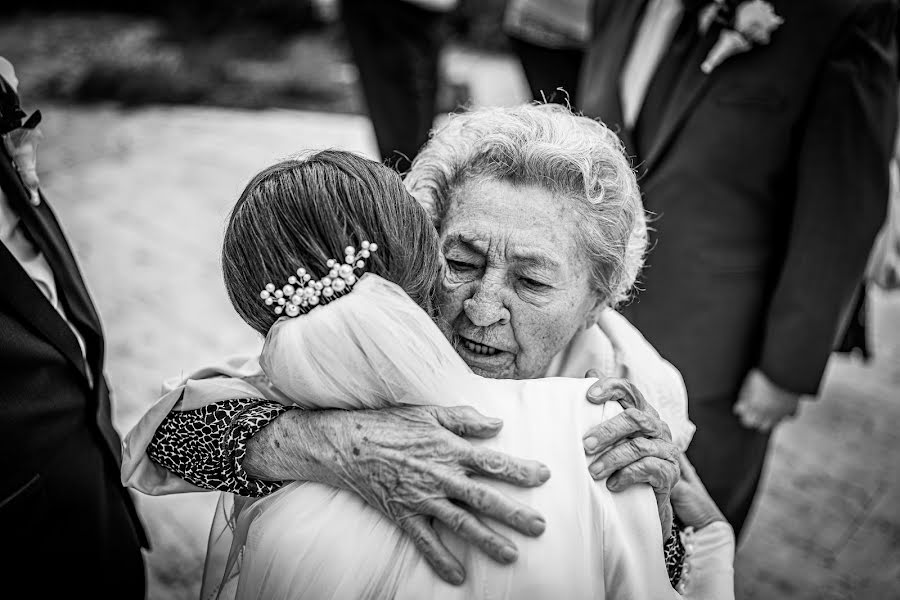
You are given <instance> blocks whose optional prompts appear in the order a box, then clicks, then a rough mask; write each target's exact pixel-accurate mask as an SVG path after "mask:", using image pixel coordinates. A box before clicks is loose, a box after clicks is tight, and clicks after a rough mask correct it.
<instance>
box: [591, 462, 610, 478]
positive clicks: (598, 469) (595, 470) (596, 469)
mask: <svg viewBox="0 0 900 600" xmlns="http://www.w3.org/2000/svg"><path fill="white" fill-rule="evenodd" d="M605 468H606V465H604V464H603V463H602V462H599V461H598V462H595V463H594V464H592V465H591V468H590V472H591V476H592V477H593V478H594V479H600V474H601V473H602V472H603V469H605Z"/></svg>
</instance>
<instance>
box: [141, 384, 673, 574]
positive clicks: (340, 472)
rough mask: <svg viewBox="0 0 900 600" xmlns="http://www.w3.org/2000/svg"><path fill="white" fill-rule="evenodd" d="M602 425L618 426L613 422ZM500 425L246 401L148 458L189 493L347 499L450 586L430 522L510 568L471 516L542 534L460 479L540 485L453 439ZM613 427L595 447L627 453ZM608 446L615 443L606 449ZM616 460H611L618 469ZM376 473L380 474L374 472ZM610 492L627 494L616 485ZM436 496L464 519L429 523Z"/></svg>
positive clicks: (658, 476)
mask: <svg viewBox="0 0 900 600" xmlns="http://www.w3.org/2000/svg"><path fill="white" fill-rule="evenodd" d="M606 393H611V392H608V391H606V392H603V391H601V392H599V393H598V392H597V390H595V391H594V393H593V398H592V401H598V402H599V401H601V400H602V398H603V397H604V394H606ZM623 415H624V413H623ZM625 418H626V419H627V418H628V417H627V416H626V417H625ZM650 418H651V419H653V418H654V417H652V415H651V417H650ZM656 421H658V418H656ZM610 423H613V424H615V423H619V418H618V417H617V418H616V419H614V420H611V421H610ZM620 425H621V424H620ZM501 426H502V424H501V423H500V422H498V421H495V420H493V419H489V418H487V417H484V416H482V415H480V414H478V413H477V412H476V411H474V410H471V409H466V408H437V407H415V408H400V409H382V410H377V411H365V410H360V411H352V412H345V411H302V410H299V409H295V408H287V407H285V406H283V405H281V404H279V403H277V402H272V401H268V400H262V399H259V398H245V399H235V400H227V401H220V402H217V403H215V404H211V405H208V406H205V407H203V408H200V409H196V410H185V411H172V412H170V413H169V414H168V415H167V416H166V417H165V419H164V420H163V421H162V423H161V424H160V425H159V427H158V428H157V429H156V431H155V433H154V434H153V437H152V440H151V442H150V444H149V447H148V448H147V453H148V454H149V456H150V457H151V458H152V459H153V461H154V462H156V463H157V464H159V465H161V466H162V467H164V468H166V469H167V470H169V471H170V472H172V473H174V474H176V475H178V476H179V477H181V478H182V479H184V480H186V481H188V482H190V483H192V484H194V485H197V486H199V487H202V488H206V489H217V490H221V491H227V492H231V493H235V494H239V495H243V496H263V495H266V494H268V493H271V492H273V491H275V490H277V489H278V488H279V487H281V486H282V485H283V484H284V483H285V482H288V481H298V480H299V481H317V482H320V483H327V484H330V485H335V486H337V487H342V488H345V489H350V490H353V491H355V492H356V493H359V494H360V495H361V496H362V497H363V498H365V499H366V500H367V501H369V502H371V503H372V504H373V505H374V506H376V507H377V508H380V509H381V510H383V512H385V514H388V515H389V516H391V517H392V518H393V519H394V520H395V521H396V522H398V523H399V524H401V525H402V526H404V527H405V528H406V529H407V530H408V531H409V533H410V535H411V536H412V537H413V539H414V540H415V541H416V545H417V547H418V548H419V549H420V551H422V552H423V554H424V555H425V556H426V557H427V558H428V560H429V563H430V564H432V565H433V566H434V567H435V570H436V571H437V572H438V574H439V575H441V576H442V577H443V578H445V579H447V580H448V581H452V580H455V579H456V577H457V576H458V573H459V572H460V571H459V570H458V569H457V565H458V563H457V561H456V559H455V558H454V557H453V556H452V555H451V554H450V552H449V551H447V549H446V548H445V547H444V546H443V544H442V543H441V542H440V540H439V539H438V538H437V536H436V535H434V532H433V530H432V529H431V528H430V527H429V526H428V519H429V518H430V517H434V518H436V519H437V520H438V521H443V522H445V523H446V524H447V525H448V526H450V527H452V528H453V529H456V530H458V531H459V533H460V535H461V537H463V538H464V539H467V540H468V541H469V542H471V543H473V544H476V545H478V546H479V547H481V548H483V549H484V550H485V551H486V552H487V553H488V554H489V555H491V556H494V557H496V558H497V559H498V560H500V561H502V562H510V560H509V557H510V556H512V557H513V559H514V556H515V547H514V544H512V542H509V541H508V540H505V539H502V538H500V537H499V536H497V535H496V534H495V533H494V532H492V531H490V530H489V529H487V528H485V527H483V526H481V525H480V523H479V522H478V521H477V517H476V516H475V515H474V514H472V513H473V512H481V513H484V514H487V515H490V516H492V517H494V518H496V519H498V520H500V521H501V522H504V523H505V524H507V525H509V526H510V527H513V528H514V529H517V530H519V531H521V532H522V533H525V534H526V535H539V534H540V533H541V532H542V531H543V529H544V526H543V522H542V520H541V518H540V515H539V514H538V513H537V512H535V511H533V510H531V509H529V508H528V507H524V506H521V505H518V504H516V503H514V502H512V501H511V500H509V499H508V498H506V497H505V496H503V495H502V494H499V493H497V492H496V491H495V490H494V489H493V488H491V487H490V486H486V485H483V484H480V483H478V482H475V481H473V480H472V479H471V478H469V477H468V474H469V473H474V472H477V473H481V474H486V475H489V476H492V477H494V478H496V479H499V480H502V481H508V482H511V483H514V484H517V485H521V486H535V485H540V484H541V483H543V482H544V481H545V480H546V479H547V477H548V476H549V473H547V472H546V471H545V470H544V469H542V465H540V464H539V463H536V462H534V461H527V460H521V459H516V458H513V457H509V456H506V455H502V454H497V453H483V452H481V453H479V452H476V451H475V448H474V447H473V446H471V445H470V444H469V443H468V442H466V441H465V440H464V439H462V438H463V437H490V436H493V435H495V434H496V433H497V432H498V431H499V430H500V427H501ZM658 427H662V426H661V425H658ZM620 429H621V430H623V431H624V428H623V427H620V426H617V427H614V428H613V429H611V430H610V432H598V435H599V439H600V441H601V443H602V444H603V446H604V448H609V447H613V446H616V445H617V444H618V445H622V444H628V443H630V438H627V439H626V437H624V434H622V432H621V431H620ZM610 436H619V437H620V438H621V439H618V440H616V441H612V440H611V438H610ZM423 442H426V443H423ZM654 444H655V442H651V443H650V444H649V446H648V447H653V446H654ZM364 447H365V448H366V450H367V456H369V457H377V459H378V460H372V459H371V458H370V459H369V460H366V461H363V460H360V459H359V455H360V454H358V453H357V452H359V453H361V451H362V449H363V448H364ZM411 449H413V450H415V452H416V454H415V455H412V454H410V450H411ZM625 454H627V453H624V454H623V455H622V457H621V458H619V459H617V460H619V461H623V462H624V461H626V457H625ZM638 460H640V457H639V458H638ZM632 462H634V461H629V462H625V463H624V464H623V465H622V466H626V467H627V466H628V465H629V464H630V463H632ZM379 465H380V466H381V467H384V466H388V467H389V468H381V467H379V468H374V467H376V466H379ZM648 467H649V468H647V467H640V469H639V471H638V473H636V474H628V473H629V472H628V471H623V473H625V474H626V477H627V478H628V480H631V479H633V480H634V481H646V479H641V477H646V478H652V479H653V481H656V482H657V484H659V485H660V489H665V490H666V494H665V496H666V502H665V505H666V506H668V489H669V488H670V487H671V486H669V487H665V486H664V485H663V482H664V481H665V479H666V478H667V477H668V470H665V469H663V470H660V471H659V473H656V472H655V470H656V469H657V466H655V463H654V464H651V465H648ZM616 470H618V469H616ZM398 482H403V483H404V484H406V486H405V489H404V491H405V494H400V490H399V486H398ZM673 483H674V482H673ZM410 484H412V485H410ZM618 485H619V486H622V487H625V485H624V483H623V481H622V480H620V481H619V482H618ZM613 487H615V486H613ZM617 489H618V488H617ZM434 496H438V497H441V498H448V497H449V498H453V499H455V500H459V501H462V502H464V503H465V504H467V505H468V506H470V507H471V512H469V514H468V517H467V519H466V520H465V521H459V520H456V519H452V518H451V517H450V515H449V514H446V515H445V514H431V515H428V514H427V513H425V512H424V511H423V510H422V506H421V505H422V504H423V501H424V499H426V498H431V497H434ZM659 497H660V494H659V493H657V498H659ZM448 520H453V522H447V521H448ZM670 543H671V538H670ZM510 547H512V548H511V549H512V550H513V552H512V553H510V552H509V550H510Z"/></svg>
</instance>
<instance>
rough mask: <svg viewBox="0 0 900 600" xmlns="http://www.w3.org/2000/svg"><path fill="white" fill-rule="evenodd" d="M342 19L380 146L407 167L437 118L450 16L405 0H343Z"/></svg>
mask: <svg viewBox="0 0 900 600" xmlns="http://www.w3.org/2000/svg"><path fill="white" fill-rule="evenodd" d="M341 18H342V21H343V23H344V28H345V30H346V33H347V39H348V41H349V43H350V49H351V51H352V53H353V60H354V61H355V62H356V66H357V68H358V69H359V78H360V83H361V84H362V90H363V95H364V97H365V100H366V106H367V107H368V111H369V116H370V118H371V119H372V125H373V126H374V128H375V138H376V140H377V142H378V151H379V153H380V154H381V158H382V159H383V160H384V161H385V162H386V163H387V164H389V165H390V166H392V167H394V168H395V169H397V170H398V171H400V172H404V171H406V170H407V169H408V168H409V165H410V163H411V162H412V160H413V158H415V155H416V153H418V151H419V148H421V147H422V145H423V144H424V143H425V142H426V141H427V140H428V133H429V131H430V130H431V126H432V123H433V121H434V117H435V111H436V102H437V91H438V65H439V58H440V51H441V47H442V45H443V41H444V36H445V29H444V26H445V19H444V15H443V13H437V12H432V11H428V10H424V9H422V8H419V7H418V6H414V5H412V4H410V3H408V2H403V1H402V0H378V1H377V2H373V1H372V0H343V1H342V2H341Z"/></svg>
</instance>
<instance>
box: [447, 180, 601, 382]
mask: <svg viewBox="0 0 900 600" xmlns="http://www.w3.org/2000/svg"><path fill="white" fill-rule="evenodd" d="M572 202H573V200H571V199H568V198H560V197H557V196H555V195H554V194H553V193H551V192H549V191H548V190H545V189H543V188H540V187H534V186H515V185H513V184H511V183H507V182H503V181H496V180H477V179H476V180H472V181H469V182H467V183H466V184H464V185H463V186H462V187H461V188H460V189H458V190H457V193H456V195H455V196H454V201H453V203H452V206H451V207H450V208H449V209H448V211H447V215H446V216H445V218H444V222H443V226H442V230H441V249H442V251H443V254H444V258H445V259H446V261H447V269H446V270H445V273H444V278H443V281H442V286H441V287H442V294H441V299H440V302H441V305H440V310H441V315H442V317H443V318H444V319H445V321H446V322H445V323H444V324H443V325H442V326H443V327H445V328H449V330H450V331H445V333H447V334H448V337H451V339H452V337H453V336H452V335H451V334H456V336H458V347H457V350H458V351H459V354H460V356H462V357H463V359H464V360H465V361H466V363H468V365H469V366H470V367H471V368H472V370H473V371H474V372H475V373H477V374H479V375H483V376H485V377H494V378H506V379H509V378H512V379H530V378H534V377H541V376H543V375H544V373H545V372H546V369H547V367H548V366H549V364H550V361H551V360H552V359H553V357H554V356H555V355H556V354H557V353H558V352H559V351H560V350H562V349H563V348H564V347H565V345H566V344H567V343H568V342H569V340H570V339H571V338H572V336H573V335H574V334H575V333H576V332H578V331H579V330H580V329H582V328H583V327H585V326H587V325H590V324H592V323H593V322H594V317H595V316H596V313H597V310H598V305H599V301H598V298H597V296H596V294H595V293H594V292H593V291H592V289H591V286H590V268H589V264H588V260H587V257H586V255H585V253H584V252H583V251H582V249H581V248H579V245H578V243H577V241H576V240H577V239H578V236H577V235H576V232H577V220H578V216H577V214H576V211H575V210H573V208H572Z"/></svg>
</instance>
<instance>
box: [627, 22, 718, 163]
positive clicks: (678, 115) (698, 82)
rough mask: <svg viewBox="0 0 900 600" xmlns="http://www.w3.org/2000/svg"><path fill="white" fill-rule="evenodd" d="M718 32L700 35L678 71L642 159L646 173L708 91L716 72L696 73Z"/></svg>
mask: <svg viewBox="0 0 900 600" xmlns="http://www.w3.org/2000/svg"><path fill="white" fill-rule="evenodd" d="M720 31H721V26H720V25H717V24H714V25H713V26H712V27H711V28H710V29H709V31H707V32H706V34H704V35H703V37H702V38H701V40H700V43H699V44H697V47H696V48H695V49H694V51H693V52H691V54H690V58H689V60H688V61H687V64H686V65H685V68H684V69H682V71H681V74H680V76H679V77H678V84H677V85H676V86H675V89H674V90H673V93H672V100H671V102H669V104H668V106H667V107H666V109H665V117H664V118H663V121H662V123H661V124H660V127H659V129H658V131H657V132H656V133H655V134H654V135H653V136H652V141H651V143H650V144H649V146H648V148H647V150H646V151H645V153H644V156H643V157H642V158H643V161H644V166H645V169H646V170H647V172H650V171H651V170H652V169H653V167H654V165H656V163H658V162H659V160H660V159H661V158H662V157H663V155H664V154H665V152H666V151H667V150H668V149H669V147H670V146H671V144H672V141H673V139H674V137H675V135H676V134H677V133H678V132H679V131H680V130H681V127H682V125H684V122H685V121H686V120H687V118H688V116H689V115H690V113H691V111H692V110H693V108H694V107H695V106H696V105H697V103H698V102H699V101H700V100H701V99H702V98H703V96H704V94H705V93H706V91H707V90H708V89H709V85H710V83H711V82H712V81H713V78H714V77H715V75H716V71H713V72H712V73H710V74H709V75H707V74H705V73H704V72H703V71H701V70H700V65H701V64H702V63H703V60H704V59H705V58H706V55H707V54H708V53H709V51H710V50H711V49H712V47H713V45H714V44H715V43H716V40H717V39H718V38H719V32H720Z"/></svg>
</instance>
